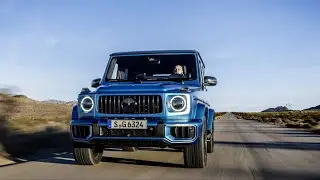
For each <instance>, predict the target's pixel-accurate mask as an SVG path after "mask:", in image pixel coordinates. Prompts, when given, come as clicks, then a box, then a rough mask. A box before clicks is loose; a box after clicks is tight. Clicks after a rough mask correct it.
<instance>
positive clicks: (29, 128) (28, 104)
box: [6, 97, 72, 133]
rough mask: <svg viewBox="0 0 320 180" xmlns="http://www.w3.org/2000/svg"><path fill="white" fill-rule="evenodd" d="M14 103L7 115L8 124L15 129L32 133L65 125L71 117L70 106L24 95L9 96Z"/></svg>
mask: <svg viewBox="0 0 320 180" xmlns="http://www.w3.org/2000/svg"><path fill="white" fill-rule="evenodd" d="M9 98H10V99H11V102H14V103H15V104H16V106H17V107H16V108H15V110H14V111H12V112H10V114H8V115H7V118H6V120H7V122H8V126H9V127H10V128H11V129H14V130H15V131H19V132H24V133H33V132H38V131H41V130H44V129H46V128H47V127H61V128H63V127H65V126H67V125H68V123H69V121H70V118H71V110H72V106H70V105H63V104H50V103H43V102H39V101H35V100H32V99H29V98H25V97H9Z"/></svg>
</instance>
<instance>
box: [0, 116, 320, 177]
mask: <svg viewBox="0 0 320 180" xmlns="http://www.w3.org/2000/svg"><path fill="white" fill-rule="evenodd" d="M215 128H216V130H215V141H216V144H215V152H214V153H213V154H211V155H209V156H208V158H209V159H208V161H209V162H208V167H207V168H206V169H185V168H183V167H182V163H183V159H182V152H175V151H172V150H171V151H170V150H162V151H157V150H156V149H154V150H150V149H144V150H139V151H137V152H123V151H120V150H117V149H109V150H106V151H105V153H104V158H103V162H102V163H101V164H99V165H97V166H77V165H75V164H74V159H73V158H72V154H71V153H70V152H62V154H56V155H52V156H48V157H45V158H44V157H42V158H40V159H37V160H34V161H29V162H25V163H20V164H15V165H9V166H4V167H0V179H1V180H6V179H15V180H17V179H29V180H31V179H32V180H36V179H39V180H40V179H41V180H46V179H61V180H66V179H77V180H80V179H107V180H110V179H181V180H182V179H190V180H191V179H192V180H195V179H231V178H233V179H290V180H291V179H301V180H302V179H315V180H316V179H318V180H319V179H320V136H319V135H315V134H309V133H306V132H302V131H297V130H293V129H287V128H279V127H276V126H274V125H271V124H263V123H259V122H255V121H247V120H239V119H236V118H235V117H234V116H233V115H231V114H227V115H225V116H224V117H223V118H222V119H220V120H217V121H216V125H215ZM60 153H61V152H60Z"/></svg>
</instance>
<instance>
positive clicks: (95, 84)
mask: <svg viewBox="0 0 320 180" xmlns="http://www.w3.org/2000/svg"><path fill="white" fill-rule="evenodd" d="M100 81H101V78H97V79H94V80H92V82H91V87H93V88H97V87H99V86H100Z"/></svg>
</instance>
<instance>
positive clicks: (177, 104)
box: [170, 96, 187, 111]
mask: <svg viewBox="0 0 320 180" xmlns="http://www.w3.org/2000/svg"><path fill="white" fill-rule="evenodd" d="M170 104H171V108H172V109H173V110H175V111H182V110H183V109H184V108H185V107H186V105H187V103H186V99H185V98H183V97H182V96H175V97H173V98H172V99H171V100H170Z"/></svg>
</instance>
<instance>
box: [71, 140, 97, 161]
mask: <svg viewBox="0 0 320 180" xmlns="http://www.w3.org/2000/svg"><path fill="white" fill-rule="evenodd" d="M102 155H103V147H96V148H93V147H88V146H85V145H80V144H74V146H73V156H74V159H75V162H76V164H79V165H95V164H99V163H100V161H101V159H102Z"/></svg>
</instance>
